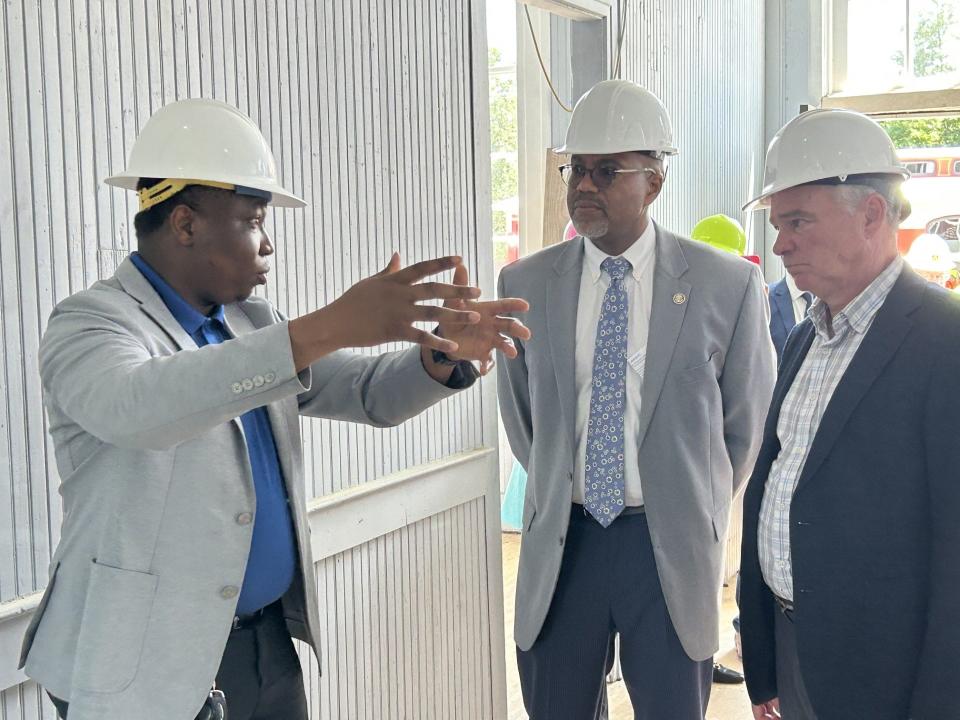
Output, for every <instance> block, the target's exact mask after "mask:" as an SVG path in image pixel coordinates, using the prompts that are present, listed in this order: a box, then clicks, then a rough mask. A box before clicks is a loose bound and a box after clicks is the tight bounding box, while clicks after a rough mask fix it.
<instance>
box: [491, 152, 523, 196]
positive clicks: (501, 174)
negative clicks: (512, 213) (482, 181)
mask: <svg viewBox="0 0 960 720" xmlns="http://www.w3.org/2000/svg"><path fill="white" fill-rule="evenodd" d="M490 169H491V182H490V184H491V186H492V187H491V192H492V193H493V201H494V202H497V201H498V200H506V199H507V198H509V197H513V196H514V195H516V194H517V193H518V191H519V185H518V177H517V163H516V161H515V160H508V159H507V158H498V159H497V160H494V161H493V165H492V166H491V168H490Z"/></svg>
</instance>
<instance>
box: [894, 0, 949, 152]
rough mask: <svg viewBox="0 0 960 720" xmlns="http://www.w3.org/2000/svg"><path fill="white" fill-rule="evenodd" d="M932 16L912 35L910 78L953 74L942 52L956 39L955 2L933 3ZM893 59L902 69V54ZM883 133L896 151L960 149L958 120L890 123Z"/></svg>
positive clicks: (923, 20)
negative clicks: (955, 147)
mask: <svg viewBox="0 0 960 720" xmlns="http://www.w3.org/2000/svg"><path fill="white" fill-rule="evenodd" d="M933 5H934V7H933V10H932V11H931V12H928V13H926V14H924V15H922V16H921V17H920V19H919V21H918V22H917V27H916V30H915V31H914V33H913V74H914V76H916V77H926V76H928V75H937V74H939V73H947V72H954V71H955V70H956V69H957V68H956V67H954V66H953V65H952V64H951V63H950V62H949V60H948V58H947V54H946V53H945V52H944V48H945V47H947V46H948V43H950V42H960V39H958V37H957V35H958V26H960V23H958V20H960V18H958V17H957V14H956V12H955V10H956V5H957V1H956V0H934V3H933ZM894 59H895V60H896V62H897V64H898V65H899V66H900V67H903V53H902V52H898V53H897V54H896V55H895V56H894ZM883 127H884V129H885V130H886V131H887V133H888V134H889V135H890V137H891V138H892V139H893V144H894V145H896V146H897V147H898V148H903V147H919V148H924V147H951V146H960V118H927V119H924V120H891V121H889V122H884V123H883Z"/></svg>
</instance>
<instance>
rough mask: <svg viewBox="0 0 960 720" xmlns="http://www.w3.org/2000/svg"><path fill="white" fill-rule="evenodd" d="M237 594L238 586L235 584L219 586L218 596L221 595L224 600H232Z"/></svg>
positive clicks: (238, 591)
mask: <svg viewBox="0 0 960 720" xmlns="http://www.w3.org/2000/svg"><path fill="white" fill-rule="evenodd" d="M239 594H240V588H238V587H237V586H236V585H225V586H224V587H222V588H220V597H222V598H223V599H224V600H232V599H233V598H235V597H236V596H237V595H239Z"/></svg>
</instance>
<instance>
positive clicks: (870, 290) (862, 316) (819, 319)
mask: <svg viewBox="0 0 960 720" xmlns="http://www.w3.org/2000/svg"><path fill="white" fill-rule="evenodd" d="M902 269H903V258H902V257H900V256H899V255H898V256H897V257H896V258H894V259H893V261H892V262H891V263H890V264H889V265H887V267H886V268H885V269H884V271H883V272H881V273H880V274H879V275H877V277H876V278H874V280H873V282H871V283H870V284H869V285H867V287H866V288H864V290H863V292H861V293H860V294H859V295H857V296H856V297H855V298H854V299H853V300H851V301H850V302H849V303H847V305H846V307H844V308H843V310H841V311H840V312H838V313H837V314H836V315H834V316H833V318H832V323H830V324H832V326H833V336H834V337H835V336H837V335H839V334H840V331H841V330H842V329H843V328H844V326H849V327H850V328H851V329H852V330H854V331H855V332H858V333H860V334H863V333H865V332H866V331H867V329H868V328H869V327H870V323H871V322H872V320H873V316H874V315H876V314H877V310H879V309H880V306H881V305H883V301H884V300H886V299H887V295H889V294H890V290H891V289H892V288H893V284H894V283H895V282H896V281H897V278H898V277H900V271H901V270H902ZM827 314H828V310H827V304H826V303H825V302H824V301H823V300H821V299H820V298H817V299H816V300H814V301H813V305H811V306H810V310H809V311H808V315H809V317H810V319H811V320H812V321H813V326H814V328H815V329H816V331H817V334H818V335H819V336H820V337H821V338H823V339H825V340H827V339H829V338H830V337H831V335H830V332H829V327H830V324H828V323H827Z"/></svg>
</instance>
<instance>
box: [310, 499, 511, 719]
mask: <svg viewBox="0 0 960 720" xmlns="http://www.w3.org/2000/svg"><path fill="white" fill-rule="evenodd" d="M485 512H486V511H485V508H484V504H483V500H482V499H478V500H474V501H472V502H470V503H467V504H464V505H460V506H458V507H456V508H453V509H451V510H448V511H446V512H444V513H441V514H439V515H435V516H434V517H431V518H428V519H426V520H423V521H422V522H419V523H416V524H415V525H409V526H407V527H406V528H403V529H401V530H397V531H396V532H393V533H390V534H389V535H385V536H383V537H381V538H378V539H377V540H376V541H375V542H371V543H368V544H366V545H365V546H362V547H358V548H355V549H353V550H351V551H349V552H346V553H342V554H340V555H337V556H335V557H332V558H329V559H327V560H324V561H321V562H319V563H317V578H318V584H319V591H320V607H321V612H325V617H324V621H325V625H326V627H327V628H328V630H327V633H326V634H325V636H324V638H323V651H322V652H323V655H324V657H325V658H326V660H325V664H324V670H323V676H322V677H319V678H318V677H317V674H316V672H315V671H314V672H311V673H310V677H311V678H312V679H311V684H312V687H311V690H312V692H311V693H310V694H311V697H312V705H313V715H314V717H318V718H344V719H346V718H357V719H359V720H375V719H382V720H395V719H397V718H421V719H422V720H450V719H451V718H462V719H464V720H467V719H472V718H475V719H476V720H488V719H489V718H492V717H494V714H493V712H492V704H491V698H490V691H489V669H490V662H491V658H490V653H491V647H490V644H489V643H487V642H483V641H481V638H485V637H486V636H487V627H488V626H489V623H490V612H489V608H488V606H487V603H486V596H485V585H486V579H487V568H486V561H485V558H484V552H483V548H484V543H485V542H486V540H485V537H484V527H485ZM361 585H362V586H363V587H364V592H363V593H362V595H361V594H354V595H351V593H350V587H351V586H361ZM496 652H498V653H501V654H502V652H503V650H502V648H497V649H496ZM301 656H302V657H304V658H306V659H307V660H308V661H309V667H310V668H311V670H313V669H314V660H313V656H312V653H309V652H308V651H303V650H302V652H301Z"/></svg>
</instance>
